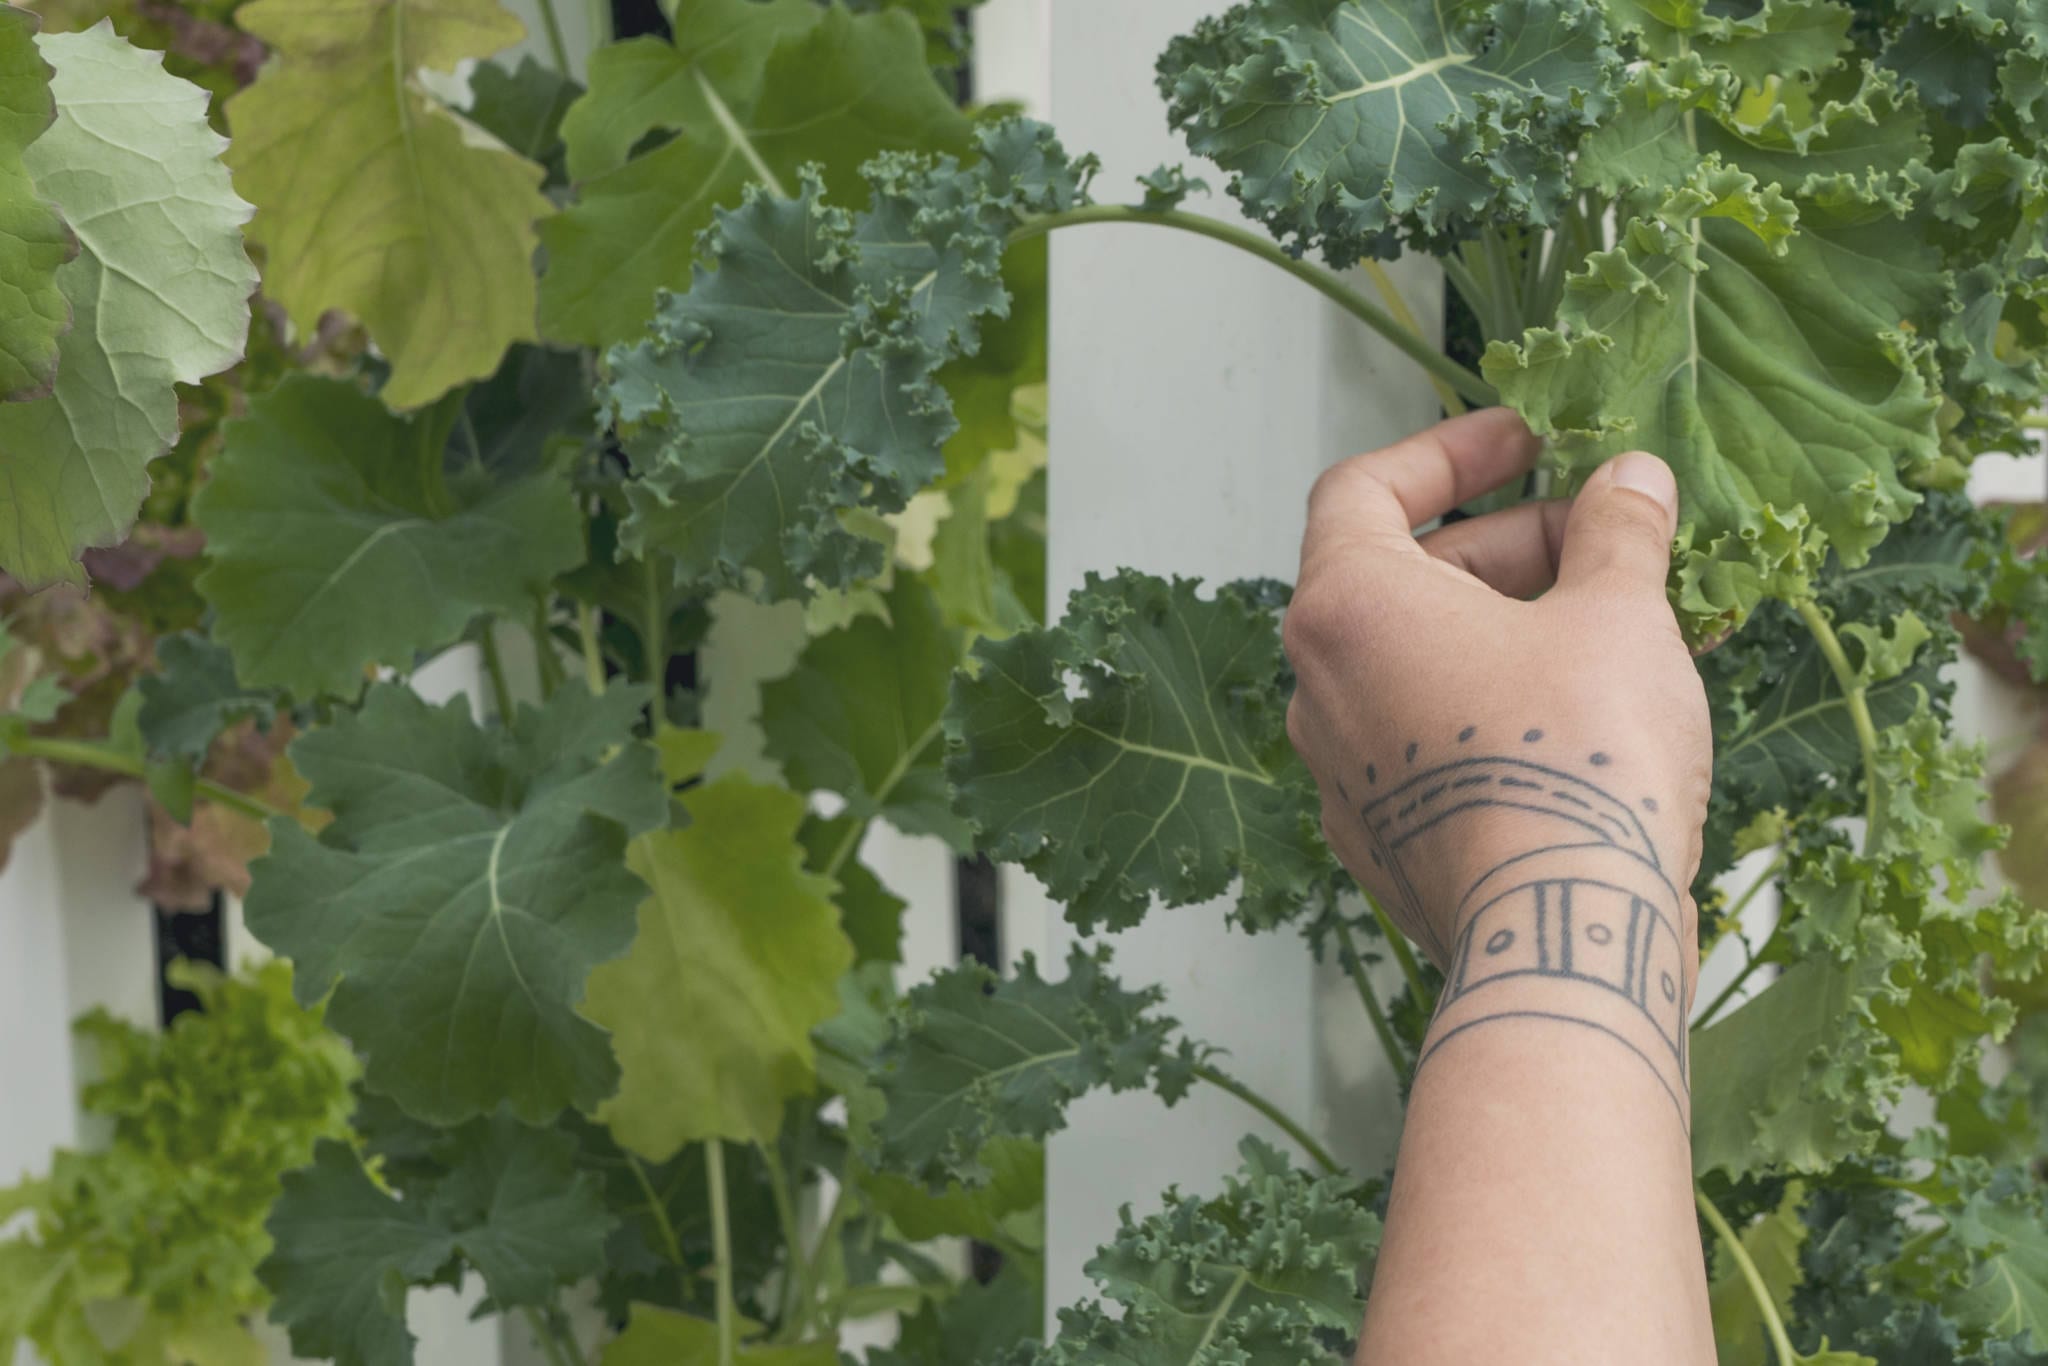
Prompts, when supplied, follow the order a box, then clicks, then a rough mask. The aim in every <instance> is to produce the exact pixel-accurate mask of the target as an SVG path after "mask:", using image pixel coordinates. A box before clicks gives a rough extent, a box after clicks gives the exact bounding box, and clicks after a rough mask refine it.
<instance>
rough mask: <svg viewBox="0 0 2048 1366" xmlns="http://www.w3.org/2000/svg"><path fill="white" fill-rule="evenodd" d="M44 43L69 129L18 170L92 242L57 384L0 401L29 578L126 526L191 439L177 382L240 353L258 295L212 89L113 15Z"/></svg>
mask: <svg viewBox="0 0 2048 1366" xmlns="http://www.w3.org/2000/svg"><path fill="white" fill-rule="evenodd" d="M36 44H37V46H38V48H40V50H41V52H42V55H43V57H44V59H45V60H47V61H48V62H49V63H50V65H51V67H52V68H53V70H54V75H53V76H52V77H51V81H50V89H51V91H52V92H53V93H54V94H55V96H56V99H57V109H58V112H57V121H56V122H55V123H54V124H52V125H51V126H50V129H49V131H48V132H46V133H44V134H43V135H42V136H41V137H39V138H37V139H36V140H35V142H34V143H32V144H30V146H29V149H28V151H27V152H26V153H25V154H24V155H23V158H22V164H23V165H24V166H25V167H26V168H27V171H28V174H29V176H30V177H31V178H32V179H33V180H34V182H35V188H36V193H38V194H39V195H41V196H42V197H44V198H45V199H47V200H49V201H50V202H51V203H52V204H54V205H55V206H56V207H57V209H58V210H59V211H60V212H61V213H62V214H63V216H64V218H65V220H66V221H67V222H68V223H69V224H70V226H71V231H72V233H73V234H74V235H75V236H76V237H77V239H78V245H79V252H78V255H77V257H76V258H75V259H73V260H71V261H69V262H67V263H66V264H64V265H63V266H61V267H59V268H58V271H57V284H58V286H59V288H61V289H62V290H63V292H64V298H65V301H66V302H67V303H68V304H69V305H70V309H71V317H72V319H73V321H74V325H73V326H72V328H71V329H70V330H69V331H68V332H66V333H65V334H64V335H63V337H62V338H61V339H60V340H59V342H58V345H57V377H56V382H55V387H54V388H53V389H52V390H51V392H50V394H49V396H48V397H46V398H39V399H34V400H32V401H29V402H25V403H0V566H4V567H5V569H6V571H7V572H8V573H11V574H12V575H14V577H16V578H17V579H21V580H23V581H24V582H26V583H28V584H30V585H35V584H42V583H48V582H50V581H52V580H55V579H65V580H69V581H71V582H74V583H78V582H83V581H84V575H83V573H82V572H81V571H80V569H79V567H78V565H77V563H76V561H75V557H76V556H77V554H78V552H79V551H80V550H82V549H85V548H86V547H89V546H103V545H111V544H113V543H114V542H115V541H117V540H119V539H120V538H121V537H122V536H123V535H124V534H126V532H127V530H128V527H129V525H130V524H131V523H132V522H133V521H134V519H135V511H136V509H137V508H138V507H140V506H141V503H142V499H143V495H144V494H146V493H147V492H148V491H149V474H148V465H149V462H150V461H152V460H154V459H155V458H156V457H157V456H159V455H161V454H162V453H163V452H164V451H165V450H166V449H168V448H169V446H170V444H171V441H172V440H173V438H175V437H176V436H177V434H178V402H177V395H176V393H175V392H174V390H173V388H172V386H173V385H174V384H192V383H196V382H197V381H199V380H200V379H203V378H204V377H206V376H207V375H210V374H212V373H213V372H214V371H216V370H220V369H223V368H225V367H226V366H228V365H230V364H232V363H233V362H234V361H235V360H237V359H238V358H240V356H241V354H242V347H243V343H244V341H245V340H246V339H247V335H248V329H249V294H250V291H251V290H253V289H254V288H255V287H256V268H255V267H254V266H252V265H251V264H250V263H249V258H248V256H247V255H246V254H245V253H244V252H243V250H242V234H241V226H242V224H243V223H244V222H245V221H246V220H247V219H248V216H249V206H248V205H247V204H244V203H243V202H242V201H241V200H240V199H238V198H236V197H235V193H234V191H233V189H232V188H230V186H229V184H228V176H227V172H226V170H225V169H223V168H222V166H221V164H220V161H219V157H220V154H221V150H222V148H223V147H225V146H226V143H225V142H224V141H223V140H222V138H221V137H220V135H219V134H217V133H215V132H214V131H213V130H212V129H211V128H209V127H208V126H207V123H206V92H205V91H203V90H201V89H199V87H197V86H195V85H191V84H189V83H187V82H185V81H181V80H178V79H176V78H175V77H172V76H169V75H166V74H165V73H164V70H163V57H162V55H161V54H159V53H155V52H145V51H143V50H141V49H139V48H133V47H130V46H128V44H127V43H125V42H123V41H122V40H121V39H120V38H118V37H116V36H115V34H114V31H113V29H112V28H111V27H108V26H107V25H104V24H102V25H100V26H99V27H97V28H93V29H91V30H89V31H87V32H84V33H66V34H45V35H43V36H41V37H39V38H38V39H37V40H36ZM13 307H14V306H13V305H10V306H9V309H8V311H9V313H10V315H12V312H13Z"/></svg>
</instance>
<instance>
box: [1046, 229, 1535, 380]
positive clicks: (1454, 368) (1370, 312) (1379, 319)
mask: <svg viewBox="0 0 2048 1366" xmlns="http://www.w3.org/2000/svg"><path fill="white" fill-rule="evenodd" d="M1085 223H1150V224H1153V225H1155V226H1158V227H1162V228H1178V229H1179V230H1180V231H1182V232H1191V233H1194V234H1195V235H1196V236H1198V237H1208V238H1212V239H1214V240H1215V241H1218V242H1224V243H1227V244H1229V245H1230V246H1233V247H1236V248H1238V249H1239V250H1240V251H1245V252H1249V253H1250V254H1251V255H1253V256H1256V257H1258V258H1259V259H1260V260H1263V261H1266V262H1268V263H1270V264H1272V265H1275V266H1278V267H1279V268H1280V269H1282V270H1284V271H1286V272H1287V273H1288V274H1289V275H1292V276H1293V277H1294V278H1295V279H1297V280H1300V281H1301V282H1302V283H1304V284H1306V285H1308V286H1309V287H1311V288H1312V289H1314V290H1316V291H1317V292H1319V293H1320V294H1322V295H1323V296H1324V297H1325V298H1327V299H1329V300H1330V301H1331V302H1332V303H1334V304H1336V305H1337V306H1338V307H1339V308H1342V309H1343V310H1344V311H1345V312H1346V313H1349V314H1350V315H1351V316H1352V317H1354V318H1356V319H1358V320H1359V321H1360V322H1362V323H1364V324H1365V325H1366V326H1367V327H1370V328H1371V329H1372V330H1373V331H1375V332H1377V333H1379V334H1380V335H1381V336H1382V337H1385V338H1386V339H1387V340H1388V341H1389V342H1391V343H1393V345H1394V346H1396V347H1397V348H1399V349H1400V351H1401V352H1402V353H1403V354H1404V355H1406V356H1407V357H1408V358H1409V359H1410V360H1412V361H1414V362H1415V363H1416V364H1417V365H1420V366H1421V367H1422V368H1423V369H1424V370H1427V371H1428V372H1429V373H1430V374H1432V375H1434V376H1436V377H1437V378H1439V379H1441V380H1443V381H1444V382H1445V383H1446V384H1448V385H1450V386H1451V388H1452V389H1454V390H1455V391H1457V393H1459V394H1460V395H1462V396H1463V397H1464V398H1465V399H1467V400H1469V401H1470V402H1472V403H1477V404H1482V405H1491V404H1495V403H1498V402H1500V395H1499V394H1498V393H1497V392H1495V390H1494V387H1493V386H1492V385H1491V384H1488V383H1487V382H1486V381H1485V380H1483V379H1481V378H1480V377H1479V376H1478V375H1475V374H1473V373H1472V372H1471V371H1470V370H1467V369H1466V368H1465V367H1464V366H1462V365H1460V364H1458V363H1457V362H1456V361H1454V360H1452V359H1450V358H1449V357H1448V356H1446V355H1444V354H1443V352H1442V351H1440V350H1438V349H1437V347H1435V346H1434V345H1432V344H1431V343H1429V342H1428V341H1427V340H1425V339H1424V338H1422V337H1419V336H1417V335H1416V334H1415V333H1413V332H1411V331H1409V330H1408V329H1406V328H1404V327H1402V326H1401V324H1400V323H1399V322H1397V321H1396V320H1395V319H1394V318H1393V317H1392V316H1391V315H1389V314H1388V313H1387V312H1386V310H1384V309H1382V308H1381V307H1380V306H1379V305H1378V304H1375V303H1374V302H1373V301H1372V300H1370V299H1368V298H1366V297H1365V295H1363V294H1361V293H1359V292H1358V291H1357V290H1355V289H1353V288H1352V287H1351V286H1350V285H1347V284H1345V283H1344V282H1343V281H1342V280H1340V279H1338V278H1337V276H1336V275H1335V274H1334V273H1333V272H1331V271H1327V270H1324V269H1322V268H1321V267H1320V266H1313V265H1310V264H1309V263H1308V262H1306V261H1302V260H1297V259H1296V258H1294V257H1292V256H1289V255H1288V254H1287V253H1286V251H1284V250H1283V249H1282V248H1281V247H1280V246H1279V245H1278V244H1277V243H1275V242H1273V241H1271V240H1270V239H1268V238H1265V237H1262V236H1260V235H1259V234H1257V233H1255V232H1253V231H1251V230H1250V229H1248V228H1240V227H1238V226H1237V225H1236V224H1234V223H1226V222H1223V221H1222V220H1221V219H1215V218H1204V217H1203V216H1202V215H1200V214H1194V213H1187V212H1185V211H1183V210H1180V209H1163V210H1162V209H1141V208H1138V207H1136V206H1135V205H1130V204H1090V205H1087V206H1085V207H1082V208H1078V209H1066V210H1063V211H1061V212H1059V213H1048V214H1040V215H1038V216H1037V217H1034V218H1027V219H1025V220H1024V221H1023V222H1022V223H1020V224H1018V225H1017V226H1016V227H1015V228H1014V229H1012V230H1011V232H1010V241H1011V242H1012V243H1016V242H1023V241H1028V240H1029V239H1031V238H1033V237H1040V236H1043V235H1044V234H1046V233H1048V232H1052V231H1053V230H1055V229H1057V228H1070V227H1079V226H1081V225H1082V224H1085Z"/></svg>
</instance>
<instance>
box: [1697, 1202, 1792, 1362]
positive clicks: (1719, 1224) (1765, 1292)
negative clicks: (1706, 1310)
mask: <svg viewBox="0 0 2048 1366" xmlns="http://www.w3.org/2000/svg"><path fill="white" fill-rule="evenodd" d="M1692 1201H1693V1203H1694V1204H1695V1205H1698V1206H1699V1210H1700V1215H1701V1217H1702V1218H1704V1219H1705V1220H1706V1221H1707V1223H1708V1224H1709V1225H1711V1226H1712V1228H1713V1230H1714V1236H1715V1237H1716V1238H1719V1239H1720V1240H1721V1246H1722V1247H1723V1248H1725V1249H1726V1250H1727V1252H1728V1257H1729V1260H1731V1261H1733V1262H1734V1263H1735V1269H1736V1270H1737V1271H1739V1272H1741V1273H1742V1279H1743V1283H1744V1284H1746V1285H1748V1287H1749V1293H1750V1297H1751V1298H1752V1299H1754V1300H1755V1301H1756V1309H1757V1313H1758V1315H1759V1316H1761V1317H1762V1319H1763V1321H1764V1332H1766V1333H1767V1334H1769V1335H1770V1339H1771V1346H1772V1347H1773V1348H1775V1349H1776V1350H1777V1354H1778V1366H1795V1364H1796V1363H1797V1362H1798V1360H1799V1354H1798V1353H1797V1352H1795V1351H1793V1350H1792V1339H1791V1337H1790V1336H1789V1335H1788V1334H1787V1333H1786V1332H1785V1320H1784V1319H1783V1318H1782V1317H1780V1316H1779V1314H1778V1306H1777V1305H1776V1304H1774V1303H1773V1302H1772V1300H1771V1292H1770V1290H1769V1288H1768V1287H1766V1286H1765V1285H1764V1278H1763V1273H1762V1272H1760V1271H1758V1270H1757V1269H1756V1263H1755V1261H1753V1260H1751V1258H1750V1255H1749V1249H1748V1248H1746V1247H1744V1246H1743V1245H1742V1240H1741V1239H1740V1238H1738V1237H1736V1236H1735V1230H1734V1229H1732V1228H1730V1227H1729V1226H1728V1221H1727V1220H1726V1219H1725V1218H1723V1217H1722V1215H1721V1211H1719V1210H1717V1209H1715V1208H1714V1202H1713V1201H1711V1200H1709V1199H1707V1197H1706V1193H1705V1192H1704V1191H1702V1190H1700V1189H1699V1187H1697V1186H1695V1187H1693V1192H1692Z"/></svg>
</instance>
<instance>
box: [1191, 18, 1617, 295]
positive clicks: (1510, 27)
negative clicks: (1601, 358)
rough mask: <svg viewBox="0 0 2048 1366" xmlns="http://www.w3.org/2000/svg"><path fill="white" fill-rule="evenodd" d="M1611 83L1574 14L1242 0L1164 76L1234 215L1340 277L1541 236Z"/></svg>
mask: <svg viewBox="0 0 2048 1366" xmlns="http://www.w3.org/2000/svg"><path fill="white" fill-rule="evenodd" d="M1617 71H1618V60H1617V58H1616V56H1615V53H1614V50H1613V49H1612V48H1611V47H1610V46H1609V45H1608V34H1607V28H1606V25H1605V23H1604V22H1603V20H1602V18H1601V11H1600V8H1599V6H1597V5H1594V4H1589V3H1585V2H1584V0H1495V2H1494V3H1492V4H1487V5H1457V4H1453V3H1451V0H1371V2H1368V0H1253V3H1250V4H1244V5H1239V6H1238V7H1237V8H1235V9H1233V10H1231V11H1230V12H1229V13H1227V14H1225V15H1223V16H1222V17H1221V18H1218V19H1212V20H1207V21H1205V22H1204V23H1202V24H1201V25H1199V26H1198V27H1196V28H1195V29H1194V31H1193V32H1191V33H1189V34H1187V35H1185V36H1183V37H1180V38H1176V39H1175V40H1174V41H1173V42H1172V43H1171V44H1170V45H1169V46H1168V47H1167V49H1166V51H1165V53H1164V54H1163V55H1162V56H1161V57H1160V59H1159V66H1158V72H1159V88H1160V91H1161V93H1162V94H1163V95H1165V96H1166V98H1167V101H1168V110H1167V117H1168V119H1169V121H1170V122H1171V124H1172V126H1173V127H1174V128H1176V129H1179V130H1181V131H1183V132H1184V133H1185V134H1186V136H1187V141H1188V146H1189V148H1190V149H1191V150H1192V151H1194V152H1195V153H1196V154H1197V155H1199V156H1205V157H1208V158H1210V159H1211V160H1213V161H1215V162H1216V163H1217V165H1219V166H1221V167H1222V168H1223V169H1224V170H1226V171H1229V172H1230V173H1231V179H1230V192H1231V194H1233V195H1235V196H1236V197H1237V198H1238V199H1239V200H1240V201H1241V202H1242V203H1243V205H1244V208H1245V212H1246V213H1247V214H1249V215H1251V216H1252V217H1254V218H1257V219H1258V220H1260V221H1261V222H1263V223H1264V224H1265V225H1266V226H1267V228H1268V229H1270V230H1271V231H1272V233H1273V235H1274V236H1276V237H1278V238H1280V239H1281V240H1282V241H1284V242H1287V243H1289V244H1290V245H1291V246H1293V247H1295V248H1296V249H1306V248H1308V247H1312V246H1313V247H1320V248H1321V249H1322V251H1323V252H1324V254H1325V255H1326V256H1327V257H1328V258H1329V260H1330V262H1331V264H1332V265H1336V266H1345V265H1349V264H1351V263H1352V262H1354V261H1356V260H1358V259H1359V258H1360V257H1362V256H1380V257H1390V256H1393V255H1396V254H1398V252H1399V251H1400V249H1401V247H1402V245H1403V244H1404V243H1405V244H1407V245H1411V246H1415V247H1418V248H1421V249H1424V250H1441V249H1443V248H1444V247H1446V246H1448V245H1449V244H1451V243H1453V242H1455V241H1457V240H1459V239H1460V238H1463V237H1467V236H1470V235H1471V234H1472V233H1473V231H1474V230H1475V229H1477V228H1478V227H1480V226H1482V225H1484V224H1487V223H1493V222H1511V223H1525V224H1535V225H1547V224H1549V223H1551V222H1553V221H1554V219H1555V215H1556V211H1557V208H1558V206H1559V204H1560V203H1561V202H1562V201H1563V199H1564V198H1565V196H1566V194H1567V193H1568V190H1569V185H1568V180H1569V171H1568V166H1567V160H1566V159H1567V156H1568V154H1569V153H1570V151H1571V149H1572V146H1573V144H1574V143H1575V142H1576V141H1577V137H1578V134H1579V132H1580V131H1581V130H1583V129H1585V128H1587V127H1590V126H1591V125H1593V124H1594V123H1596V122H1598V121H1599V120H1600V119H1601V118H1602V117H1603V116H1604V115H1605V114H1606V113H1607V112H1608V110H1609V108H1610V107H1611V102H1612V99H1611V92H1612V90H1613V86H1614V84H1615V80H1616V77H1617Z"/></svg>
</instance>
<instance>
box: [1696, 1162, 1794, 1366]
mask: <svg viewBox="0 0 2048 1366" xmlns="http://www.w3.org/2000/svg"><path fill="white" fill-rule="evenodd" d="M1805 1201H1806V1189H1805V1187H1804V1186H1803V1185H1802V1184H1801V1183H1799V1182H1797V1181H1794V1182H1792V1183H1791V1184H1789V1185H1788V1186H1786V1188H1785V1195H1784V1198H1783V1199H1781V1200H1780V1201H1779V1202H1778V1207H1777V1208H1776V1209H1775V1210H1772V1211H1771V1212H1769V1213H1768V1214H1765V1215H1764V1216H1763V1217H1762V1218H1760V1219H1758V1220H1757V1221H1756V1222H1755V1223H1753V1224H1751V1225H1749V1226H1748V1227H1747V1228H1744V1229H1742V1230H1741V1231H1740V1233H1739V1234H1738V1236H1739V1237H1740V1238H1741V1239H1742V1246H1743V1250H1744V1251H1746V1252H1748V1253H1749V1260H1750V1262H1751V1263H1752V1264H1753V1265H1754V1266H1755V1267H1756V1269H1757V1272H1758V1274H1759V1275H1760V1276H1761V1277H1762V1278H1763V1283H1764V1289H1765V1291H1766V1292H1768V1293H1769V1295H1770V1297H1771V1303H1772V1305H1773V1306H1775V1307H1776V1309H1777V1311H1778V1316H1779V1318H1780V1319H1784V1318H1788V1317H1790V1316H1791V1310H1792V1292H1793V1291H1794V1290H1795V1289H1797V1288H1798V1286H1799V1283H1800V1281H1801V1279H1802V1278H1803V1273H1802V1272H1801V1270H1800V1266H1799V1251H1800V1249H1801V1248H1802V1247H1804V1246H1805V1244H1806V1235H1807V1228H1806V1221H1805V1220H1803V1219H1802V1218H1800V1217H1799V1211H1800V1207H1801V1206H1802V1205H1803V1204H1804V1203H1805ZM1708 1255H1709V1258H1710V1262H1711V1268H1712V1270H1711V1275H1710V1276H1709V1278H1708V1279H1709V1284H1708V1287H1707V1304H1708V1308H1709V1309H1710V1310H1711V1312H1712V1314H1713V1318H1714V1345H1715V1347H1716V1348H1717V1349H1718V1356H1719V1362H1720V1366H1769V1362H1770V1358H1769V1357H1768V1355H1767V1353H1768V1352H1769V1351H1770V1350H1771V1348H1770V1346H1769V1344H1768V1342H1767V1341H1766V1339H1765V1336H1764V1320H1763V1312H1762V1311H1761V1310H1760V1309H1758V1307H1757V1302H1756V1295H1755V1293H1754V1292H1753V1291H1751V1289H1750V1288H1749V1282H1748V1280H1747V1279H1745V1278H1744V1277H1743V1275H1742V1272H1741V1269H1740V1268H1739V1267H1738V1266H1737V1265H1736V1264H1735V1259H1734V1257H1733V1256H1731V1255H1730V1254H1729V1252H1728V1249H1727V1248H1725V1247H1723V1246H1722V1245H1721V1244H1720V1243H1718V1242H1717V1243H1714V1244H1713V1245H1712V1247H1711V1248H1710V1249H1709V1253H1708Z"/></svg>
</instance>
